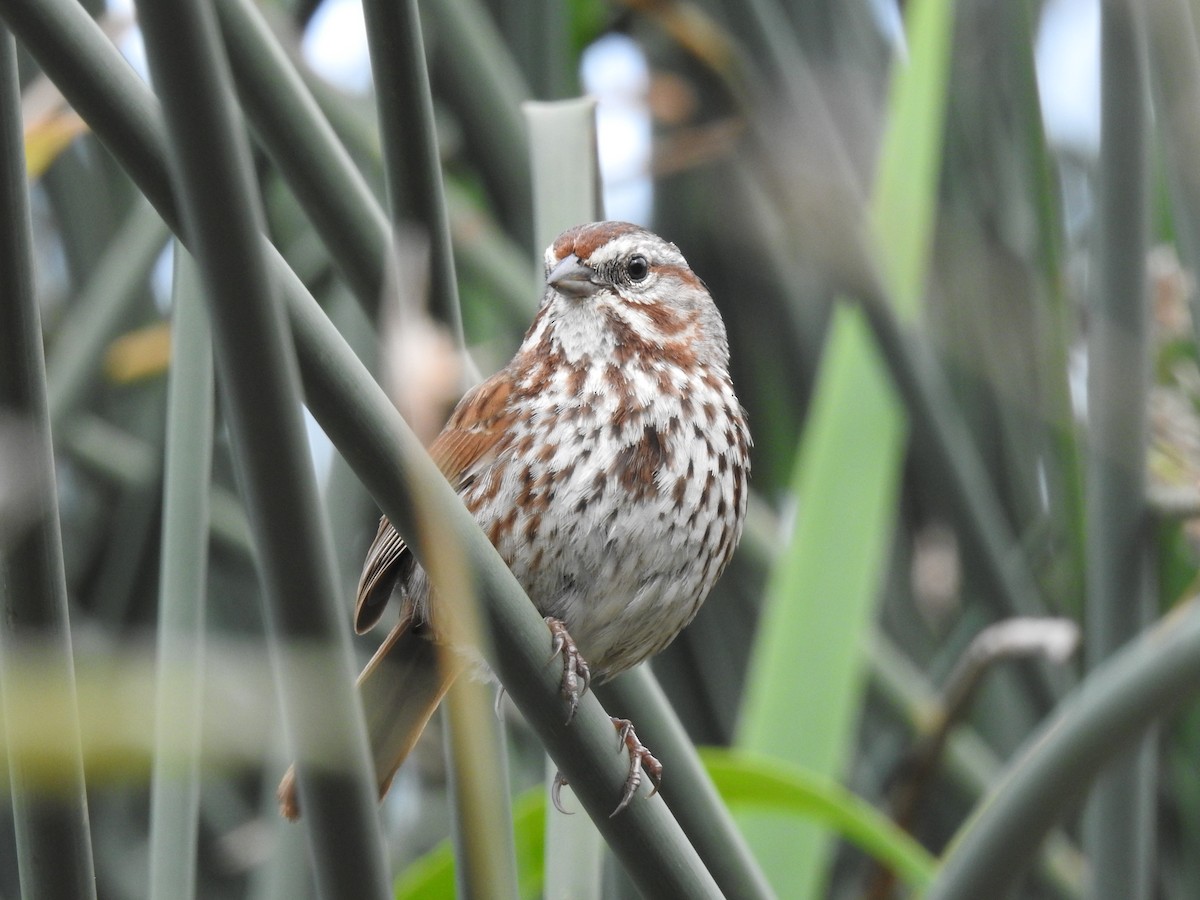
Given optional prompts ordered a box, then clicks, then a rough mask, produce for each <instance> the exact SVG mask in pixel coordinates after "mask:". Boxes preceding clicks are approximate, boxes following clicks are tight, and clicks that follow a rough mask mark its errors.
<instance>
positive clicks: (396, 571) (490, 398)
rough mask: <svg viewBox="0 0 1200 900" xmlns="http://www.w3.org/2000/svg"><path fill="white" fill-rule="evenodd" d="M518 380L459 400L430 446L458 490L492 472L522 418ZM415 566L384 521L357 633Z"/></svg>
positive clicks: (365, 578)
mask: <svg viewBox="0 0 1200 900" xmlns="http://www.w3.org/2000/svg"><path fill="white" fill-rule="evenodd" d="M511 397H512V380H511V378H510V377H509V374H508V371H507V370H503V369H502V370H501V371H499V372H497V373H496V374H495V375H493V376H492V377H491V378H489V379H488V380H487V381H484V382H483V383H482V384H479V385H476V386H475V387H474V388H472V389H471V390H470V391H469V392H468V393H467V394H466V395H465V396H464V397H463V398H462V400H460V401H459V403H458V406H456V407H455V408H454V412H452V413H451V414H450V419H449V421H448V422H447V423H446V427H445V428H443V429H442V432H441V434H439V435H438V436H437V438H436V439H434V441H433V443H432V444H431V445H430V447H429V454H430V456H432V457H433V461H434V462H435V463H437V467H438V468H439V469H440V470H441V471H442V474H443V475H445V476H446V478H447V479H448V480H449V482H450V484H451V485H453V486H454V489H455V490H457V491H460V492H461V491H462V490H463V489H465V488H466V487H468V486H469V485H470V484H471V483H472V482H473V481H474V480H475V478H476V477H477V476H478V474H479V473H480V472H481V471H483V470H484V469H486V468H487V466H488V465H490V464H491V462H492V461H493V460H495V458H496V456H497V455H498V454H499V452H500V450H501V449H503V445H504V442H503V439H504V437H505V436H506V435H508V434H510V433H511V432H510V426H511V425H512V423H513V420H514V419H515V418H516V413H515V412H514V411H513V409H512V408H511V406H510V403H509V401H510V399H511ZM414 565H415V561H414V560H413V557H412V554H411V553H410V552H409V550H408V544H407V543H406V542H405V540H404V538H402V537H401V536H400V534H399V532H397V531H396V529H395V528H393V527H392V523H391V522H389V521H388V519H387V517H386V516H384V517H382V518H381V519H380V520H379V530H378V531H377V532H376V533H375V540H373V541H372V542H371V547H370V549H369V550H368V551H367V558H366V561H365V562H364V563H363V571H362V575H361V576H360V577H359V581H358V591H357V597H356V599H355V607H354V628H355V630H356V631H357V632H358V633H359V634H362V633H364V632H366V631H369V630H370V629H371V628H372V627H374V626H375V624H376V623H378V621H379V619H380V617H381V616H382V615H383V611H384V609H385V608H386V606H387V602H388V600H389V599H390V598H391V596H392V592H393V591H394V589H395V587H396V584H397V583H398V582H399V581H401V580H402V579H404V578H406V577H407V576H408V574H409V573H410V572H411V571H412V567H413V566H414ZM413 612H414V610H413V605H412V600H411V599H406V602H405V609H404V610H402V611H401V616H400V621H401V625H402V626H403V627H404V628H407V627H408V626H409V624H410V623H411V619H412V616H413Z"/></svg>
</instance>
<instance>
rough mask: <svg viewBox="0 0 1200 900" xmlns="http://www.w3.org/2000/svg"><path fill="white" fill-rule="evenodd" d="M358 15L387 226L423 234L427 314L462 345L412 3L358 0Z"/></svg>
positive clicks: (443, 199)
mask: <svg viewBox="0 0 1200 900" xmlns="http://www.w3.org/2000/svg"><path fill="white" fill-rule="evenodd" d="M363 14H364V16H365V17H366V22H367V45H368V47H369V48H370V51H371V72H372V73H373V74H374V77H375V102H376V104H377V105H378V107H379V130H380V139H381V140H382V142H383V160H384V174H385V178H386V182H387V190H388V201H389V205H390V206H391V213H392V225H393V228H395V227H396V226H397V225H399V224H400V223H401V222H402V221H404V220H411V221H415V222H417V223H418V224H419V225H420V226H421V227H423V228H424V229H425V230H426V231H427V232H428V234H429V245H430V252H431V259H430V263H431V265H430V272H429V288H430V295H429V300H430V303H429V311H430V313H431V314H432V315H433V317H434V318H435V319H437V320H438V321H440V322H441V323H442V324H444V325H445V326H446V327H448V328H449V329H450V332H451V334H453V335H454V338H455V341H456V343H457V345H458V346H459V347H462V346H463V330H462V313H461V311H460V309H459V304H458V279H457V277H456V276H455V273H454V253H453V250H452V248H451V245H450V218H449V216H448V215H447V212H446V194H445V190H444V188H443V186H442V160H441V154H440V151H439V148H438V139H437V127H436V125H435V123H434V117H433V95H432V94H431V93H430V90H429V70H428V68H427V67H426V64H425V43H424V40H423V38H422V36H421V16H420V12H419V11H418V9H417V0H365V2H364V3H363Z"/></svg>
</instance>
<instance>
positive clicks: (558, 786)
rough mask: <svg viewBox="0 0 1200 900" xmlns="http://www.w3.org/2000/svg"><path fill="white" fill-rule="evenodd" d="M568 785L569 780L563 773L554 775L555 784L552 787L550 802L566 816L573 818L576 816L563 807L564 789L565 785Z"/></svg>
mask: <svg viewBox="0 0 1200 900" xmlns="http://www.w3.org/2000/svg"><path fill="white" fill-rule="evenodd" d="M567 783H568V782H567V779H565V778H563V773H562V772H555V773H554V783H553V784H551V785H550V802H551V803H553V804H554V808H555V809H557V810H558V811H559V812H560V813H562V814H563V815H564V816H573V815H575V814H574V813H573V812H571V810H569V809H567V808H566V807H565V806H563V805H562V789H563V785H564V784H567Z"/></svg>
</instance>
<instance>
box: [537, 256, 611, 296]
mask: <svg viewBox="0 0 1200 900" xmlns="http://www.w3.org/2000/svg"><path fill="white" fill-rule="evenodd" d="M595 277H596V270H595V269H593V268H592V267H591V266H586V265H584V264H583V263H581V262H580V261H579V257H578V256H576V255H575V254H574V253H572V254H571V255H570V256H567V257H564V258H563V259H562V261H561V262H559V264H558V265H557V266H555V267H554V268H553V269H551V270H550V274H549V275H547V276H546V284H548V285H550V287H552V288H554V289H555V290H556V291H558V292H559V293H560V294H563V295H565V296H568V297H576V298H580V299H582V298H583V297H588V296H590V295H592V294H594V293H595V292H596V289H597V288H598V287H599V286H600V285H599V284H598V283H597V282H596V280H595Z"/></svg>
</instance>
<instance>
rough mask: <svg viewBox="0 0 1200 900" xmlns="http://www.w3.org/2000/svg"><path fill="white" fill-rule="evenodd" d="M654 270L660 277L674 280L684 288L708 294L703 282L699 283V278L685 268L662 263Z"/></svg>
mask: <svg viewBox="0 0 1200 900" xmlns="http://www.w3.org/2000/svg"><path fill="white" fill-rule="evenodd" d="M654 270H655V271H656V272H658V274H659V276H660V277H663V278H674V279H675V280H677V281H678V282H679V283H680V284H682V285H683V286H684V287H686V288H690V289H691V290H696V291H704V292H705V293H708V288H707V287H706V286H705V284H704V282H703V281H701V280H700V278H699V276H698V275H696V273H695V272H693V271H692V270H691V269H689V268H688V267H687V266H676V265H673V264H671V263H664V264H662V265H657V266H655V267H654Z"/></svg>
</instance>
